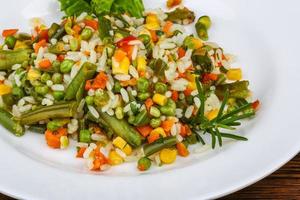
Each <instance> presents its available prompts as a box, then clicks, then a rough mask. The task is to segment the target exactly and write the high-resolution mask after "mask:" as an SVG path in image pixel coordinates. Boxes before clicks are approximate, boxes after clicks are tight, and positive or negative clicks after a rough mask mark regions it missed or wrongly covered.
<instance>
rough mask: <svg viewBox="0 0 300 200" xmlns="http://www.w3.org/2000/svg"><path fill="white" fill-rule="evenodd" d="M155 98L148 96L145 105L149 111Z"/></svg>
mask: <svg viewBox="0 0 300 200" xmlns="http://www.w3.org/2000/svg"><path fill="white" fill-rule="evenodd" d="M153 104H154V103H153V100H152V99H151V98H148V99H147V100H146V101H145V106H146V108H147V110H148V111H149V110H150V108H151V106H153Z"/></svg>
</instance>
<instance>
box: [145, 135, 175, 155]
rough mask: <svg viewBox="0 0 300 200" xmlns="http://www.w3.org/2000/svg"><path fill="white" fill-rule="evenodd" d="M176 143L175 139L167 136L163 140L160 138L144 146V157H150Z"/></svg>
mask: <svg viewBox="0 0 300 200" xmlns="http://www.w3.org/2000/svg"><path fill="white" fill-rule="evenodd" d="M176 143H177V139H176V137H175V136H169V137H165V138H161V139H159V140H157V141H155V142H153V143H151V144H146V145H145V146H144V147H143V149H144V154H145V156H146V157H148V156H151V155H152V154H154V153H156V152H159V151H160V150H162V149H164V148H170V147H172V146H174V145H175V144H176Z"/></svg>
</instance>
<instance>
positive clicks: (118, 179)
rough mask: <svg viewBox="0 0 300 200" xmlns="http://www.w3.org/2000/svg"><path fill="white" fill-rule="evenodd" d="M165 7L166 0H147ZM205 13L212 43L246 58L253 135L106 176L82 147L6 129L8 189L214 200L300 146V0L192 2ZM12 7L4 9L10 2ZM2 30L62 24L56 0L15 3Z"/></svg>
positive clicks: (4, 186) (48, 195)
mask: <svg viewBox="0 0 300 200" xmlns="http://www.w3.org/2000/svg"><path fill="white" fill-rule="evenodd" d="M145 2H146V5H147V7H152V8H154V7H162V5H163V4H164V3H165V0H145ZM185 4H186V5H187V6H188V7H189V8H192V9H193V10H195V11H196V13H197V16H198V17H199V16H200V15H204V14H207V15H210V16H211V18H212V19H213V23H214V25H213V27H212V29H211V31H210V35H211V40H212V41H216V42H218V43H220V44H221V46H223V47H224V48H225V50H226V51H227V52H230V53H234V54H236V55H237V56H238V58H239V62H238V63H237V66H241V67H242V68H243V69H244V72H245V78H247V79H249V80H250V81H251V88H252V90H253V91H254V93H255V96H256V97H258V98H259V99H260V101H261V102H262V108H261V110H260V111H259V113H258V115H257V117H256V118H255V119H254V120H253V121H250V122H249V123H247V125H246V126H245V127H243V129H241V130H240V132H241V134H244V135H246V136H247V137H248V138H249V141H248V142H236V143H230V144H227V145H225V147H224V148H222V149H220V150H215V151H206V152H203V153H202V154H194V155H193V156H191V157H189V158H187V159H179V161H177V163H176V164H175V165H173V166H169V167H163V168H160V169H153V170H151V171H149V172H147V173H144V174H141V173H139V172H138V171H136V169H135V167H134V165H130V164H128V165H122V166H120V167H115V168H113V169H112V170H110V171H108V172H106V173H104V174H101V173H100V174H92V173H89V172H87V171H86V170H85V168H84V164H83V163H82V161H81V160H78V159H75V158H74V154H75V152H74V150H73V151H71V150H70V151H54V150H51V149H49V148H47V146H46V145H45V142H44V140H43V136H39V135H36V134H30V133H29V134H27V135H26V136H24V137H23V138H16V137H14V136H12V135H11V134H9V133H8V132H7V131H6V130H4V129H3V128H2V127H1V128H0V130H1V135H0V158H1V165H0V177H1V178H0V191H1V192H3V193H5V194H8V195H11V196H14V197H18V198H22V199H31V200H32V199H96V198H97V199H121V198H122V199H208V198H216V197H220V196H223V195H226V194H229V193H231V192H234V191H236V190H238V189H241V188H243V187H246V186H247V185H249V184H252V183H254V182H255V181H258V180H259V179H261V178H263V177H265V176H267V175H268V174H270V173H271V172H273V171H275V170H276V169H278V168H279V167H280V166H282V165H283V164H284V163H285V162H287V161H288V160H289V159H291V158H292V157H293V156H294V155H296V154H297V153H298V152H299V149H300V134H299V131H298V130H299V129H298V128H297V125H298V123H299V119H300V114H299V113H300V110H299V103H298V102H299V98H300V92H299V91H300V89H299V88H298V85H299V80H300V73H299V69H300V68H299V60H298V59H299V44H300V43H299V42H300V40H299V35H300V29H299V26H298V25H297V24H298V20H299V19H300V12H299V7H300V2H299V1H296V0H294V1H293V0H286V1H279V0H278V1H272V0H264V1H261V0H252V1H239V0H202V1H199V0H189V1H187V0H186V2H185ZM4 7H5V9H4ZM4 7H3V8H2V12H1V13H0V22H1V23H0V29H4V28H15V27H21V28H22V29H23V30H26V28H28V20H29V19H30V18H31V17H43V18H44V19H46V21H47V23H48V24H49V23H50V22H52V21H53V20H56V21H58V19H59V17H60V15H61V14H60V13H59V11H58V10H57V3H56V0H43V1H40V0H32V1H27V0H10V1H7V2H6V3H5V6H4Z"/></svg>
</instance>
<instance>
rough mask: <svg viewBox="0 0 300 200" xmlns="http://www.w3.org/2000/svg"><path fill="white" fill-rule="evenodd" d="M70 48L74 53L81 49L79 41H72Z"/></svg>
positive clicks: (74, 39) (73, 39)
mask: <svg viewBox="0 0 300 200" xmlns="http://www.w3.org/2000/svg"><path fill="white" fill-rule="evenodd" d="M70 48H71V50H72V51H77V50H78V49H79V41H78V40H77V39H76V38H72V39H71V40H70Z"/></svg>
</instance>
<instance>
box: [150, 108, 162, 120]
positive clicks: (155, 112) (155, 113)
mask: <svg viewBox="0 0 300 200" xmlns="http://www.w3.org/2000/svg"><path fill="white" fill-rule="evenodd" d="M149 113H150V115H152V116H153V117H160V110H159V109H158V108H156V107H155V106H151V108H150V112H149Z"/></svg>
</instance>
